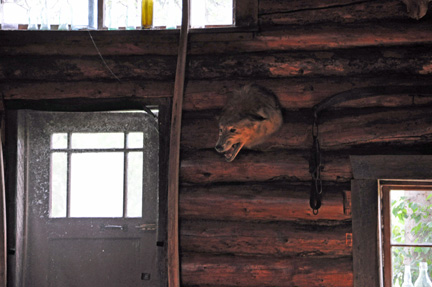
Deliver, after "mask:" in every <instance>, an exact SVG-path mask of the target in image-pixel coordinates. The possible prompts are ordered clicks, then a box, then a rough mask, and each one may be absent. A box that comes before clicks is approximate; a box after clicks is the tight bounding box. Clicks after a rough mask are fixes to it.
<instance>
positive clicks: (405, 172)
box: [350, 155, 432, 287]
mask: <svg viewBox="0 0 432 287" xmlns="http://www.w3.org/2000/svg"><path fill="white" fill-rule="evenodd" d="M350 161H351V167H352V173H353V179H352V180H351V190H352V197H351V198H352V229H353V275H354V276H353V279H354V286H355V287H363V286H384V285H383V276H384V274H383V271H382V270H383V269H382V267H383V266H382V265H381V264H382V262H381V260H380V258H382V256H383V254H382V249H381V248H379V246H380V242H381V238H380V233H379V226H380V224H381V223H380V219H379V218H380V212H379V208H380V206H379V201H380V196H379V188H380V185H381V184H382V183H383V182H388V181H393V182H401V181H404V182H411V183H412V182H422V181H430V180H432V156H431V155H365V156H350Z"/></svg>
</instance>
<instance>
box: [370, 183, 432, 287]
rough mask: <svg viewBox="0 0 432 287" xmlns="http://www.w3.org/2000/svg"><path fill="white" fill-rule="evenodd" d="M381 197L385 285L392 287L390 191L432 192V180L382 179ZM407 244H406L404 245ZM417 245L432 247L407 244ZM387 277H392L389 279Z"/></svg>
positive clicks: (382, 259) (381, 244) (381, 236)
mask: <svg viewBox="0 0 432 287" xmlns="http://www.w3.org/2000/svg"><path fill="white" fill-rule="evenodd" d="M379 187H380V190H379V191H380V198H381V201H380V203H381V205H380V207H379V208H378V210H381V211H382V213H381V216H380V218H381V220H382V221H381V224H380V225H379V226H382V228H381V229H380V233H381V235H380V238H381V242H380V248H381V249H382V255H383V256H382V258H381V261H382V269H383V285H384V287H391V286H392V281H393V272H392V271H393V266H392V262H391V261H392V260H391V247H392V246H393V245H397V244H392V243H391V240H390V238H391V228H390V227H391V222H390V192H391V191H392V190H396V189H398V190H419V191H423V190H427V191H429V192H432V182H430V181H420V182H416V181H409V182H406V181H400V182H387V181H380V186H379ZM404 246H405V245H404ZM415 246H422V247H432V245H431V244H407V245H406V247H415ZM387 278H390V280H388V279H387Z"/></svg>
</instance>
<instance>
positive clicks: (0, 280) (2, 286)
mask: <svg viewBox="0 0 432 287" xmlns="http://www.w3.org/2000/svg"><path fill="white" fill-rule="evenodd" d="M3 163H4V162H3V142H2V131H1V129H0V232H1V233H0V287H6V274H7V261H6V257H7V252H6V236H7V233H6V190H5V177H4V164H3Z"/></svg>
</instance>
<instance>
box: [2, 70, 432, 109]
mask: <svg viewBox="0 0 432 287" xmlns="http://www.w3.org/2000/svg"><path fill="white" fill-rule="evenodd" d="M431 81H432V77H430V76H421V77H417V76H416V77H409V76H407V77H372V78H357V77H340V78H339V77H331V78H324V77H319V78H286V79H283V78H282V79H259V80H250V79H248V80H237V79H233V80H199V81H191V80H189V81H188V82H187V83H186V86H185V96H184V103H183V110H184V111H199V110H218V109H221V108H222V107H223V105H224V104H225V102H226V101H227V99H228V98H229V97H230V96H231V95H232V92H233V90H235V89H238V88H240V87H241V86H242V85H245V84H249V83H252V82H253V83H257V84H259V85H261V86H263V87H266V88H268V89H270V90H272V91H273V92H274V93H275V94H276V95H277V96H278V98H279V101H280V102H281V104H282V106H283V107H284V108H285V109H300V108H312V107H313V106H314V105H316V104H318V103H319V102H321V101H323V100H324V99H326V98H328V97H330V96H332V95H334V94H337V93H340V92H343V91H348V90H351V89H355V88H364V87H369V86H379V85H387V86H394V85H407V86H408V85H412V86H421V85H425V84H428V83H430V82H431ZM0 90H1V91H2V94H3V96H4V99H5V100H38V99H40V100H44V99H67V98H94V99H99V98H101V99H102V98H118V97H129V96H130V97H138V98H147V97H152V98H153V97H170V96H172V91H173V81H144V80H142V79H140V80H130V81H123V80H122V81H121V82H118V81H112V80H111V81H104V82H99V81H91V82H90V81H88V80H85V81H76V82H66V81H60V82H46V81H39V82H37V83H35V82H33V81H31V82H25V81H7V82H3V83H0ZM430 103H432V97H422V95H417V94H409V95H402V94H401V95H399V94H398V95H386V96H377V97H372V98H367V99H362V100H352V101H348V102H344V103H341V104H338V105H336V106H335V107H340V108H348V107H349V108H364V107H398V106H411V105H425V104H430ZM206 112H207V111H206Z"/></svg>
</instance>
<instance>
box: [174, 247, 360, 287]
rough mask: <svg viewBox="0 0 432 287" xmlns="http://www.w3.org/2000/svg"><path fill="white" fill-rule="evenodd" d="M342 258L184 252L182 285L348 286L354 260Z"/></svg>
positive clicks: (350, 282)
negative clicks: (284, 257) (194, 253)
mask: <svg viewBox="0 0 432 287" xmlns="http://www.w3.org/2000/svg"><path fill="white" fill-rule="evenodd" d="M351 261H352V260H351V258H350V257H343V258H331V259H330V258H329V259H325V258H319V259H317V258H286V259H274V258H256V257H237V256H211V255H193V254H191V255H189V254H186V255H183V256H182V258H181V280H182V286H242V287H291V286H292V287H294V286H310V287H315V286H316V287H322V286H326V287H347V286H352V285H353V276H352V262H351Z"/></svg>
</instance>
